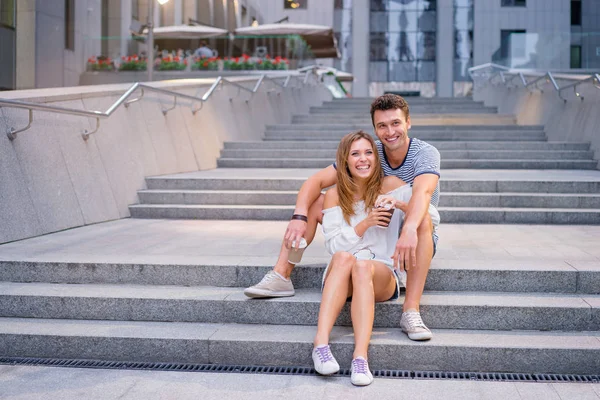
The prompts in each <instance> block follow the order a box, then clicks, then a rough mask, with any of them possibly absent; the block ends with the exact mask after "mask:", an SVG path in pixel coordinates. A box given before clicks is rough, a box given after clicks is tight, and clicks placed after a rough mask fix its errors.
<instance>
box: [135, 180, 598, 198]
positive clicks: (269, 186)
mask: <svg viewBox="0 0 600 400" xmlns="http://www.w3.org/2000/svg"><path fill="white" fill-rule="evenodd" d="M304 181H305V178H291V177H290V178H271V179H261V178H243V179H242V178H235V177H230V178H181V177H160V176H157V177H149V178H146V184H147V186H148V189H156V190H277V191H279V190H284V191H298V190H300V187H301V186H302V184H303V183H304ZM440 189H441V192H442V196H443V195H445V194H446V193H447V192H485V193H492V192H493V193H504V192H509V193H512V192H518V193H582V194H598V193H600V181H550V180H537V181H525V180H523V181H520V180H452V179H448V178H444V175H442V178H441V179H440ZM293 203H295V201H294V202H293Z"/></svg>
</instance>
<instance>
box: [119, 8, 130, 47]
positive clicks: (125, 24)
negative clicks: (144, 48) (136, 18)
mask: <svg viewBox="0 0 600 400" xmlns="http://www.w3.org/2000/svg"><path fill="white" fill-rule="evenodd" d="M131 7H132V4H131V0H124V1H121V51H120V53H121V55H122V56H126V55H128V53H129V42H130V41H131V35H130V34H129V26H130V25H131V19H132V18H133V17H132V15H133V12H132V9H131Z"/></svg>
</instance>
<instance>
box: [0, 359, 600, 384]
mask: <svg viewBox="0 0 600 400" xmlns="http://www.w3.org/2000/svg"><path fill="white" fill-rule="evenodd" d="M0 364H4V365H36V366H51V367H69V368H98V369H128V370H153V371H182V372H226V373H227V372H229V373H238V374H272V375H307V376H311V375H317V373H316V372H315V370H314V369H313V368H308V367H275V366H261V365H217V364H184V363H160V362H155V363H153V362H131V361H103V360H74V359H56V358H26V357H0ZM334 376H350V370H349V369H341V370H340V371H339V372H338V373H337V374H335V375H334ZM373 376H375V377H380V378H396V379H448V380H473V381H506V382H552V383H556V382H580V383H600V375H567V374H518V373H505V372H452V371H405V370H384V369H380V370H374V371H373Z"/></svg>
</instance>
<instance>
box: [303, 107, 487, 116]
mask: <svg viewBox="0 0 600 400" xmlns="http://www.w3.org/2000/svg"><path fill="white" fill-rule="evenodd" d="M497 113H498V109H497V108H495V107H473V106H469V107H448V106H430V107H429V106H417V107H413V108H411V110H410V116H411V118H412V117H413V116H425V115H427V114H497ZM365 114H366V115H369V108H368V107H343V108H340V107H311V108H310V109H309V115H319V116H321V115H331V116H335V115H344V116H348V115H365Z"/></svg>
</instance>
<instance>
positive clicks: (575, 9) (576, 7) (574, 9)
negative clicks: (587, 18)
mask: <svg viewBox="0 0 600 400" xmlns="http://www.w3.org/2000/svg"><path fill="white" fill-rule="evenodd" d="M571 25H575V26H579V25H581V0H571Z"/></svg>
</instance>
